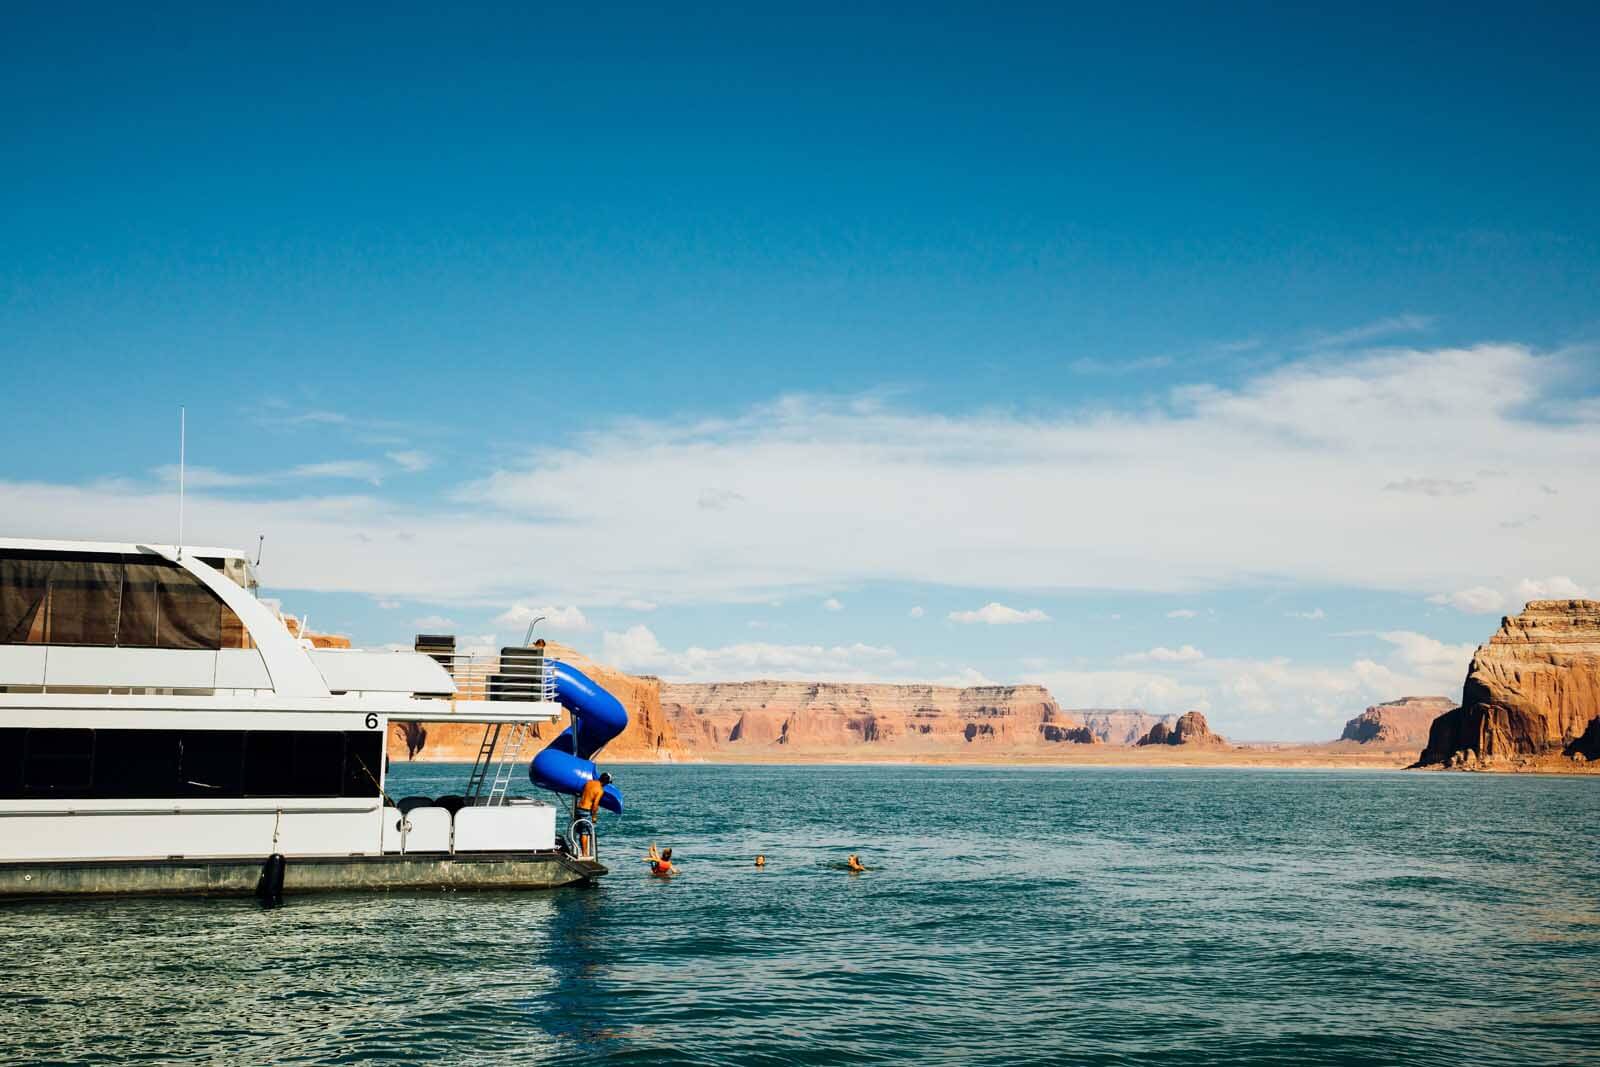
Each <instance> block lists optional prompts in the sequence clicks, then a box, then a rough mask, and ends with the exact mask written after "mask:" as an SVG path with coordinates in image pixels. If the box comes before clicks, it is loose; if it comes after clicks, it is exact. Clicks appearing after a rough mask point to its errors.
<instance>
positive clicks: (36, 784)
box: [22, 730, 94, 796]
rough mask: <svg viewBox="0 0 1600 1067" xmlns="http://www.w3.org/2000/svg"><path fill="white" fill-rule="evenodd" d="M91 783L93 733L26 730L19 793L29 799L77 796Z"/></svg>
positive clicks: (92, 775)
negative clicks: (34, 797)
mask: <svg viewBox="0 0 1600 1067" xmlns="http://www.w3.org/2000/svg"><path fill="white" fill-rule="evenodd" d="M93 781H94V731H93V730H29V731H28V740H27V744H26V745H25V746H24V755H23V763H22V791H23V792H24V793H27V794H28V795H30V796H77V795H79V794H80V793H82V792H83V791H84V790H87V789H88V788H89V786H90V785H91V784H92V783H93Z"/></svg>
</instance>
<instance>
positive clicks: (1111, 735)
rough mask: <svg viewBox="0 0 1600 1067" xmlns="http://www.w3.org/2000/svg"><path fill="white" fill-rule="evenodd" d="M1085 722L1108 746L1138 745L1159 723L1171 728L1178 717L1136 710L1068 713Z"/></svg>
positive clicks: (1074, 709) (1100, 710)
mask: <svg viewBox="0 0 1600 1067" xmlns="http://www.w3.org/2000/svg"><path fill="white" fill-rule="evenodd" d="M1067 714H1068V715H1072V716H1075V717H1077V718H1079V719H1082V720H1083V724H1084V726H1086V727H1088V728H1089V731H1090V732H1091V733H1093V734H1094V736H1095V739H1096V740H1098V741H1102V742H1104V743H1105V744H1108V745H1137V744H1138V743H1139V738H1141V737H1143V736H1144V735H1145V734H1147V733H1149V732H1150V728H1151V727H1152V726H1155V725H1156V724H1157V723H1164V724H1165V725H1166V726H1168V727H1169V728H1170V727H1171V726H1172V724H1173V723H1175V722H1177V721H1178V717H1177V716H1176V715H1152V714H1150V713H1149V712H1147V711H1140V710H1138V709H1136V708H1073V709H1071V710H1069V711H1068V712H1067Z"/></svg>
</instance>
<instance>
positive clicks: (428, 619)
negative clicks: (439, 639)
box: [411, 615, 456, 633]
mask: <svg viewBox="0 0 1600 1067" xmlns="http://www.w3.org/2000/svg"><path fill="white" fill-rule="evenodd" d="M411 625H412V626H415V627H416V628H417V629H418V630H419V631H421V632H423V633H437V632H439V631H441V630H449V629H452V628H454V626H455V625H456V620H454V619H447V618H445V617H444V616H443V615H424V616H423V617H422V618H420V619H412V620H411Z"/></svg>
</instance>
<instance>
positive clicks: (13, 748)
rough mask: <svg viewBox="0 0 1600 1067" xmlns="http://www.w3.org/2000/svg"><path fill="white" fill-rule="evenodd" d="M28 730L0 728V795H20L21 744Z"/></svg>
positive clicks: (25, 740)
mask: <svg viewBox="0 0 1600 1067" xmlns="http://www.w3.org/2000/svg"><path fill="white" fill-rule="evenodd" d="M27 740H28V731H26V730H18V729H10V730H0V797H16V796H21V795H22V746H23V745H24V744H25V743H26V742H27Z"/></svg>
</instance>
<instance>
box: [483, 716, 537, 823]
mask: <svg viewBox="0 0 1600 1067" xmlns="http://www.w3.org/2000/svg"><path fill="white" fill-rule="evenodd" d="M532 734H533V727H532V724H531V723H525V722H514V723H512V724H511V736H510V737H508V738H506V747H505V748H504V749H503V750H502V751H501V753H500V762H499V763H497V764H495V767H494V778H493V780H492V781H490V783H489V799H488V801H487V802H486V803H487V804H488V805H489V806H490V807H494V806H496V805H499V804H504V803H505V802H506V791H507V790H508V789H510V788H511V779H512V778H513V777H515V776H516V773H517V766H518V762H517V760H518V757H519V756H520V755H521V754H522V746H523V744H524V743H525V742H526V741H527V740H528V738H529V737H530V736H531V735H532Z"/></svg>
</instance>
